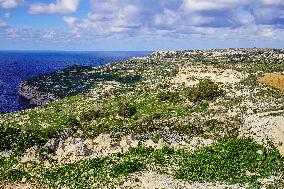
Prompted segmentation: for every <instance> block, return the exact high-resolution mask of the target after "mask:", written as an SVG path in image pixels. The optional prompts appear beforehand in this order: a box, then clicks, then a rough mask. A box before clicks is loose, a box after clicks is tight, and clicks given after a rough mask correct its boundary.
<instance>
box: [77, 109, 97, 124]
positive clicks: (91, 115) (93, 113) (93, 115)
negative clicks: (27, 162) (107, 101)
mask: <svg viewBox="0 0 284 189" xmlns="http://www.w3.org/2000/svg"><path fill="white" fill-rule="evenodd" d="M100 116H101V110H99V109H97V110H94V109H92V110H87V111H84V112H83V113H82V114H81V115H80V120H82V121H86V122H90V121H92V120H95V119H97V118H99V117H100Z"/></svg>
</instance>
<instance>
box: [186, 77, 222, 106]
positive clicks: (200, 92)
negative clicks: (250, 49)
mask: <svg viewBox="0 0 284 189" xmlns="http://www.w3.org/2000/svg"><path fill="white" fill-rule="evenodd" d="M185 93H186V95H187V97H188V98H189V99H190V100H191V101H202V100H213V99H214V98H216V97H219V96H221V95H222V94H223V91H222V90H220V89H219V87H218V85H217V84H216V83H214V82H213V81H211V80H210V79H203V80H201V81H200V82H199V84H197V85H196V86H194V87H192V88H187V89H186V90H185Z"/></svg>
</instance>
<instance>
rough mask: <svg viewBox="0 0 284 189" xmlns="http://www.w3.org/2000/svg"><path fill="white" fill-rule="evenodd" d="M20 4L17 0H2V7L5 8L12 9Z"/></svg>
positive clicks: (0, 2)
mask: <svg viewBox="0 0 284 189" xmlns="http://www.w3.org/2000/svg"><path fill="white" fill-rule="evenodd" d="M17 6H18V2H17V1H16V0H0V7H1V8H4V9H11V8H15V7H17Z"/></svg>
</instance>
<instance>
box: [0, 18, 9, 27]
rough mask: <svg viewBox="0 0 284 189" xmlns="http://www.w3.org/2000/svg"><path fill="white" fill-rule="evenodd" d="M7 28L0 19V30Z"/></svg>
mask: <svg viewBox="0 0 284 189" xmlns="http://www.w3.org/2000/svg"><path fill="white" fill-rule="evenodd" d="M7 26H8V25H7V23H6V22H4V21H3V20H1V19H0V28H5V27H7Z"/></svg>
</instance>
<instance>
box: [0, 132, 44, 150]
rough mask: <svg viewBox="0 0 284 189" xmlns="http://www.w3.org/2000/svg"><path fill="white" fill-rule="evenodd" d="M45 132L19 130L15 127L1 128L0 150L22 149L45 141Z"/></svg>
mask: <svg viewBox="0 0 284 189" xmlns="http://www.w3.org/2000/svg"><path fill="white" fill-rule="evenodd" d="M47 140H48V139H47V138H46V135H45V132H43V131H41V130H39V131H38V130H21V129H17V128H11V127H8V128H2V129H1V130H0V150H1V151H2V150H10V149H19V150H24V149H27V148H30V147H32V146H34V145H42V144H44V143H46V142H47Z"/></svg>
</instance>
